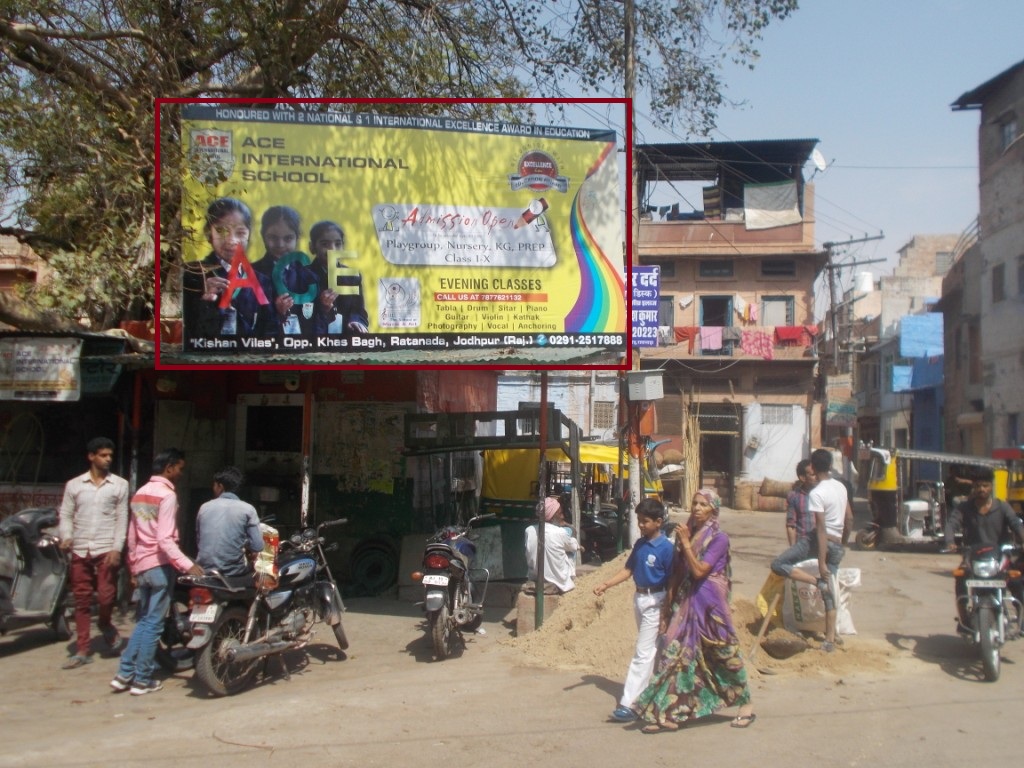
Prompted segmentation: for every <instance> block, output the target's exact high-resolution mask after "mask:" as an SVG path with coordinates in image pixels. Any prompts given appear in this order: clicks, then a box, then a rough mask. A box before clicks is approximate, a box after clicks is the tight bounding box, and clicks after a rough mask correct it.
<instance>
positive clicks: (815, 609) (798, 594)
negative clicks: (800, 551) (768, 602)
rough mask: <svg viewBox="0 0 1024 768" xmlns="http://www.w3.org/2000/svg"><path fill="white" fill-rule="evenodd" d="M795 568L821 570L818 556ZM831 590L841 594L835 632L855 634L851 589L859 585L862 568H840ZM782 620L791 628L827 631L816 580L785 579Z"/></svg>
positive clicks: (837, 606)
mask: <svg viewBox="0 0 1024 768" xmlns="http://www.w3.org/2000/svg"><path fill="white" fill-rule="evenodd" d="M794 568H798V569H800V570H801V571H806V572H808V573H817V572H818V560H817V558H814V559H810V560H804V561H803V562H799V563H797V564H796V565H795V566H794ZM831 582H832V583H831V589H832V593H833V594H835V595H838V600H837V604H836V633H837V634H840V635H855V634H857V629H856V627H854V625H853V616H852V615H851V614H850V602H851V601H850V593H851V590H853V589H856V588H857V587H859V586H860V568H840V569H839V573H838V574H837V575H836V576H835V577H833V578H832V579H831ZM782 624H783V626H784V627H785V628H786V629H788V630H790V631H791V632H800V631H805V632H822V633H823V632H824V631H825V601H824V600H822V597H821V593H820V592H819V591H818V588H817V587H816V586H814V585H813V584H805V583H803V582H802V581H795V580H793V579H786V585H785V592H784V594H783V599H782Z"/></svg>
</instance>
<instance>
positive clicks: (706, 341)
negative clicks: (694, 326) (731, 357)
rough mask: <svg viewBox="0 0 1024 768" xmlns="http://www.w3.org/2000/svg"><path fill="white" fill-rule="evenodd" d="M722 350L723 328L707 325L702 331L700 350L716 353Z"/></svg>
mask: <svg viewBox="0 0 1024 768" xmlns="http://www.w3.org/2000/svg"><path fill="white" fill-rule="evenodd" d="M721 348H722V326H720V325H705V326H703V327H702V328H701V329H700V349H701V351H702V352H715V351H718V350H720V349H721Z"/></svg>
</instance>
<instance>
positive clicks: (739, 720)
mask: <svg viewBox="0 0 1024 768" xmlns="http://www.w3.org/2000/svg"><path fill="white" fill-rule="evenodd" d="M755 720H757V715H755V714H749V715H737V716H736V717H735V718H734V719H733V721H732V722H731V723H729V725H731V726H732V727H733V728H749V727H750V726H752V725H753V724H754V721H755Z"/></svg>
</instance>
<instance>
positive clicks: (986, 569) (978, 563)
mask: <svg viewBox="0 0 1024 768" xmlns="http://www.w3.org/2000/svg"><path fill="white" fill-rule="evenodd" d="M971 570H972V571H974V575H975V576H977V577H978V578H980V579H991V578H992V577H993V576H996V575H998V574H999V561H998V560H975V561H974V562H973V563H971Z"/></svg>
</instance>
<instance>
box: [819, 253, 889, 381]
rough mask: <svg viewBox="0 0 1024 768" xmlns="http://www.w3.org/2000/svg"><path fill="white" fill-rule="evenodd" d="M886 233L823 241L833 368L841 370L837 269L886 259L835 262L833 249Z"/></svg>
mask: <svg viewBox="0 0 1024 768" xmlns="http://www.w3.org/2000/svg"><path fill="white" fill-rule="evenodd" d="M884 237H885V235H884V234H882V233H879V234H877V235H871V236H867V235H865V236H864V237H859V238H857V239H853V238H850V239H849V240H845V241H844V242H841V243H834V242H831V241H830V242H827V243H822V247H823V248H824V249H825V251H826V252H827V253H828V260H827V262H826V264H825V269H827V270H828V297H829V312H828V314H829V325H830V326H831V331H832V370H833V371H838V370H839V335H838V330H837V324H836V322H837V321H836V314H837V310H838V305H839V302H838V301H836V270H837V269H846V268H847V267H859V266H861V265H862V264H875V263H877V262H880V261H885V259H869V260H867V261H848V262H846V263H845V264H835V263H834V262H833V261H832V250H833V249H834V248H836V247H838V246H846V245H856V244H857V243H869V242H871V241H872V240H881V239H882V238H884Z"/></svg>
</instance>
